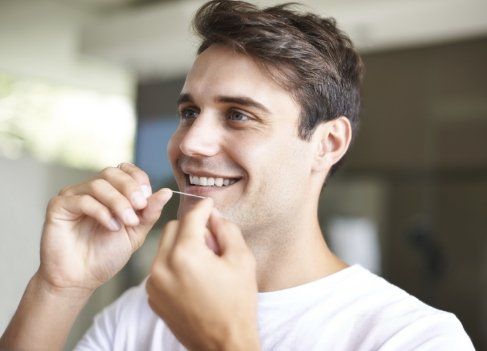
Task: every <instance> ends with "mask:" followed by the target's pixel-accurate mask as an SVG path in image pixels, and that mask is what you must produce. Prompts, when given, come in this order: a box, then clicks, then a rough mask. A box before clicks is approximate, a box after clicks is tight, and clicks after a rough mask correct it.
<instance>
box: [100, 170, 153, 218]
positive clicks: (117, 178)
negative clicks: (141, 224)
mask: <svg viewBox="0 0 487 351" xmlns="http://www.w3.org/2000/svg"><path fill="white" fill-rule="evenodd" d="M99 178H102V179H105V180H106V181H107V182H109V183H110V184H111V185H112V186H113V187H114V188H115V189H117V190H118V191H119V192H120V193H121V194H123V195H124V196H125V197H126V198H127V199H129V201H130V203H131V204H132V206H133V207H134V208H135V209H137V210H141V209H143V208H145V207H146V206H147V199H146V196H145V195H144V193H143V191H142V186H141V184H139V183H138V182H137V180H135V179H134V178H133V177H132V176H131V175H130V174H128V173H126V172H125V171H123V170H121V169H119V168H115V167H108V168H105V169H104V170H103V171H101V172H100V174H99ZM145 191H147V190H145Z"/></svg>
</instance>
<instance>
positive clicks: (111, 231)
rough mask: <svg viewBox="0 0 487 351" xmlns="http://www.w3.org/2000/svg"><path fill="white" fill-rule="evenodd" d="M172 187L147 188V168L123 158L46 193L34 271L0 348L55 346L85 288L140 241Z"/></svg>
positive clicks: (105, 276)
mask: <svg viewBox="0 0 487 351" xmlns="http://www.w3.org/2000/svg"><path fill="white" fill-rule="evenodd" d="M171 194H172V192H171V191H170V190H168V189H161V190H160V191H158V192H156V193H154V194H152V193H151V191H150V183H149V178H148V177H147V175H146V174H145V173H144V172H143V171H142V170H140V169H139V168H137V167H136V166H135V165H132V164H123V165H121V166H120V167H117V168H115V167H112V168H107V169H105V170H104V171H102V172H101V173H100V174H98V175H97V176H96V177H95V178H94V179H92V180H89V181H87V182H84V183H81V184H78V185H74V186H70V187H66V188H64V189H63V190H62V191H61V192H60V193H59V194H58V195H57V196H55V197H54V198H53V199H51V201H50V202H49V205H48V208H47V211H46V219H45V223H44V228H43V232H42V239H41V263H40V266H39V270H38V271H37V273H36V274H35V275H34V276H33V277H32V279H31V281H30V282H29V284H28V286H27V289H26V291H25V293H24V296H23V297H22V300H21V302H20V305H19V307H18V309H17V311H16V313H15V315H14V317H13V319H12V321H11V322H10V324H9V326H8V328H7V329H6V330H5V333H4V335H3V336H2V338H1V339H0V349H2V350H3V349H6V350H50V351H54V350H61V349H62V348H63V345H64V343H65V340H66V337H67V335H68V334H69V331H70V329H71V327H72V325H73V322H74V320H75V319H76V317H77V315H78V314H79V312H80V311H81V309H82V308H83V306H84V305H85V304H86V302H87V300H88V299H89V297H90V296H91V294H92V293H93V292H94V291H95V290H96V289H97V288H98V287H99V286H100V285H102V284H103V283H105V282H106V281H107V280H109V279H110V278H112V277H113V276H114V275H115V274H116V273H117V272H118V271H120V269H122V267H123V266H124V265H125V264H126V263H127V261H128V260H129V258H130V256H131V255H132V253H133V252H134V251H135V250H137V249H138V248H139V247H140V246H141V245H142V243H143V242H144V240H145V237H146V235H147V233H148V232H149V230H150V229H151V228H152V226H153V225H154V223H155V222H156V220H157V219H158V218H159V217H160V215H161V211H162V209H163V207H164V205H165V204H166V202H167V201H168V200H169V199H170V197H171Z"/></svg>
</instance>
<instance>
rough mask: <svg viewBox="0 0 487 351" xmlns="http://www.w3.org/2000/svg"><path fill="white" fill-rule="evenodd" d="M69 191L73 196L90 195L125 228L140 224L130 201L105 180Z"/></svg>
mask: <svg viewBox="0 0 487 351" xmlns="http://www.w3.org/2000/svg"><path fill="white" fill-rule="evenodd" d="M71 191H72V192H73V193H74V194H75V195H83V194H88V195H91V196H92V197H94V198H95V199H96V200H98V201H99V202H101V203H102V204H103V205H105V206H106V207H108V209H109V210H110V211H111V212H112V213H114V214H115V215H116V216H117V217H118V218H119V219H120V220H121V222H122V223H123V224H125V225H127V226H136V225H138V224H139V223H140V220H139V217H138V216H137V214H136V213H135V211H134V209H133V207H132V204H131V203H130V201H129V200H128V199H127V198H126V197H125V196H124V195H122V194H121V193H120V192H119V191H118V190H117V189H115V188H114V187H113V185H112V184H110V183H109V182H108V181H106V180H105V179H101V178H97V179H94V180H92V181H90V182H88V183H83V184H81V185H79V186H76V187H73V188H71Z"/></svg>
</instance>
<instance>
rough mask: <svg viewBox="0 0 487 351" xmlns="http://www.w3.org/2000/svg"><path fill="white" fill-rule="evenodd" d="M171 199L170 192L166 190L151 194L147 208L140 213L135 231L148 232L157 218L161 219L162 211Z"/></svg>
mask: <svg viewBox="0 0 487 351" xmlns="http://www.w3.org/2000/svg"><path fill="white" fill-rule="evenodd" d="M171 197H172V191H171V190H170V189H167V188H163V189H160V190H159V191H157V192H155V193H154V194H152V195H151V196H150V197H149V198H148V199H147V206H146V207H145V208H144V209H143V210H142V211H141V212H140V225H139V226H138V228H137V229H138V230H142V231H149V230H150V229H151V228H152V226H153V225H154V223H155V222H156V221H157V220H158V219H159V217H161V213H162V210H163V208H164V206H165V205H166V204H167V202H168V201H169V200H170V199H171ZM139 228H140V229H139Z"/></svg>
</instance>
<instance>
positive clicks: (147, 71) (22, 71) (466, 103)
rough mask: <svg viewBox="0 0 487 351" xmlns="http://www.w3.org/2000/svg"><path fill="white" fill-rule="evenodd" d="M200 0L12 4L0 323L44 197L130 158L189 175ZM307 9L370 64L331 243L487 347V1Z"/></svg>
mask: <svg viewBox="0 0 487 351" xmlns="http://www.w3.org/2000/svg"><path fill="white" fill-rule="evenodd" d="M202 3H203V2H202V1H189V0H185V1H167V0H166V1H157V0H57V1H55V0H51V1H48V0H19V1H14V0H12V1H8V0H7V1H5V0H4V1H1V2H0V174H1V180H2V182H0V199H1V202H0V206H1V211H0V223H2V230H1V231H0V235H1V241H0V242H1V244H0V286H1V287H2V288H1V297H2V298H1V299H0V330H2V331H3V329H4V328H5V327H6V325H7V323H8V321H9V320H10V317H11V315H12V313H13V312H14V311H15V308H16V306H17V303H18V301H19V300H20V297H21V294H22V292H23V290H24V288H25V285H26V284H27V282H28V280H29V278H30V276H31V275H32V274H33V273H34V272H35V270H36V269H37V265H38V260H39V259H38V250H39V240H40V234H41V228H42V222H43V215H44V211H45V206H46V204H47V202H48V200H49V198H50V197H52V196H53V195H54V194H56V193H57V192H58V191H59V189H60V188H62V187H63V186H65V185H67V184H73V183H77V182H81V181H83V180H84V179H86V178H88V177H91V176H93V175H94V174H95V173H96V172H97V171H99V170H100V169H102V168H104V167H106V166H113V165H116V164H118V163H119V162H121V161H132V162H136V163H137V164H138V165H139V166H141V167H142V168H143V169H145V170H146V171H147V172H148V173H149V174H150V177H151V181H152V183H153V187H154V188H159V187H161V186H167V185H169V186H171V187H174V186H175V185H174V184H173V183H172V177H171V171H170V168H169V164H168V163H167V159H166V155H165V147H166V143H167V140H168V138H169V136H170V135H171V133H172V131H173V130H174V129H175V128H176V126H177V117H176V108H175V100H176V97H177V95H178V93H179V90H180V89H181V87H182V84H183V82H184V76H185V73H186V71H187V70H188V68H189V67H190V65H191V63H192V61H193V59H194V53H195V49H196V45H197V43H198V41H197V39H196V38H195V37H193V36H192V34H191V30H190V19H191V16H192V14H193V13H194V11H195V10H196V9H197V8H198V6H200V5H201V4H202ZM255 3H256V4H259V5H263V6H266V5H270V4H274V3H277V2H276V1H272V2H271V1H255ZM304 3H305V4H306V5H307V6H308V7H309V8H310V9H312V10H314V11H315V12H318V13H320V14H322V15H325V16H333V17H335V18H336V19H337V21H338V24H339V25H340V26H341V27H342V28H343V29H344V30H345V31H346V32H347V33H349V34H350V35H351V37H352V39H353V41H354V42H355V44H356V46H357V48H358V49H359V51H360V52H361V54H362V55H363V58H364V61H365V65H366V75H365V81H364V88H363V97H364V109H363V114H362V118H363V119H362V121H363V122H362V126H361V130H360V132H359V135H358V138H357V140H356V143H355V145H354V146H353V148H352V150H351V153H350V155H349V157H348V160H347V162H346V163H345V166H344V168H343V169H342V170H341V171H340V172H338V174H337V175H336V176H335V178H334V179H332V180H331V181H330V183H329V184H328V185H327V187H326V188H325V189H324V191H323V194H322V198H321V202H322V203H321V213H320V221H321V224H322V226H323V228H324V231H325V236H326V237H327V240H328V241H329V242H330V244H331V246H332V247H333V248H334V250H335V251H336V252H337V253H338V254H339V255H340V256H342V257H343V258H344V259H345V260H347V261H348V262H349V263H357V262H358V263H361V264H363V265H364V266H366V267H368V268H369V269H371V270H372V271H374V272H377V273H379V274H381V275H383V276H384V277H385V278H387V279H389V280H390V281H391V282H393V283H395V284H397V285H399V286H400V287H402V288H403V289H405V290H406V291H408V292H410V293H412V294H414V295H416V296H417V297H418V298H420V299H422V300H424V301H425V302H427V303H429V304H431V305H433V306H435V307H438V308H441V309H446V310H449V311H452V312H454V313H455V314H456V315H457V316H458V317H459V318H460V320H461V321H462V322H463V324H464V326H465V328H466V330H467V332H468V333H469V335H470V336H471V337H472V339H473V341H474V344H475V345H476V347H477V349H479V350H487V337H486V335H487V333H486V331H487V301H486V299H485V296H486V295H487V255H486V254H487V237H486V234H487V213H486V212H487V200H486V199H487V153H486V151H485V150H487V138H486V137H485V135H486V134H487V84H486V82H487V67H486V64H485V63H486V62H487V17H486V16H485V13H487V3H485V1H480V0H478V1H474V0H468V1H466V0H463V1H461V0H441V1H439V0H405V1H400V2H399V1H386V0H347V1H343V0H341V1H337V0H321V1H318V0H315V1H312V0H309V1H305V2H304ZM176 208H177V199H174V200H172V201H171V202H170V206H169V208H168V209H167V211H166V217H165V218H163V219H161V222H160V223H158V225H157V226H156V228H155V229H154V230H153V232H152V233H151V235H150V236H149V237H148V240H147V242H146V244H144V246H143V247H142V249H141V250H139V251H138V252H137V253H136V254H135V255H134V257H133V259H132V260H131V261H130V263H129V264H128V265H127V267H126V268H125V269H124V270H123V271H122V272H121V273H120V274H119V275H117V276H116V278H114V279H113V280H112V281H111V282H109V283H108V284H106V285H105V286H103V287H102V288H100V289H99V291H97V293H96V294H95V295H94V296H93V298H92V299H91V300H90V303H89V305H88V306H87V307H86V309H85V310H84V311H83V313H82V314H81V315H80V317H79V319H78V321H77V322H76V325H75V327H74V329H73V332H72V334H71V335H70V339H69V341H68V345H67V348H66V349H71V348H72V346H73V345H74V343H75V342H76V340H78V339H79V338H80V337H81V335H82V334H83V333H84V331H85V330H86V328H87V327H88V326H89V325H90V323H91V319H92V317H93V315H94V313H96V312H98V311H99V310H100V309H101V308H103V306H105V305H106V304H107V303H109V302H111V301H113V300H114V299H115V298H116V297H117V296H118V295H119V294H120V293H121V292H122V291H123V290H125V289H126V288H127V287H129V286H132V285H135V284H138V283H139V282H140V281H141V280H142V279H143V278H144V276H145V275H146V274H147V271H148V267H149V266H150V264H151V262H152V257H153V255H154V254H155V247H156V245H157V240H158V235H159V232H160V228H161V226H162V225H163V222H164V221H166V220H167V219H171V218H174V217H175V212H176Z"/></svg>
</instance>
